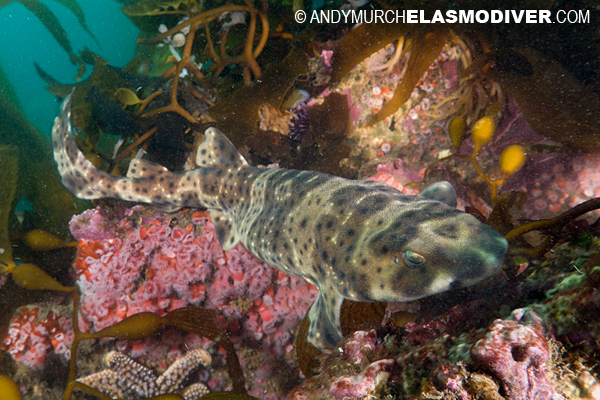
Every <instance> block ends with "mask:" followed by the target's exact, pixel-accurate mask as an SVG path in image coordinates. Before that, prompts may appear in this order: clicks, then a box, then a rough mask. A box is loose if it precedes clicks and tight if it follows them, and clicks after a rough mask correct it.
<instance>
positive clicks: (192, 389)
mask: <svg viewBox="0 0 600 400" xmlns="http://www.w3.org/2000/svg"><path fill="white" fill-rule="evenodd" d="M211 361H212V358H211V356H210V354H209V353H208V352H207V351H206V350H203V349H192V350H189V351H188V352H186V353H185V354H184V355H182V356H181V357H180V358H178V359H177V360H176V361H175V362H174V363H173V364H171V365H170V366H169V368H167V370H166V371H165V372H163V373H162V374H160V376H156V374H155V373H154V372H153V371H152V370H150V369H149V368H147V367H145V366H143V365H141V364H139V363H137V362H135V361H134V360H133V359H131V358H129V357H128V356H126V355H125V354H122V353H119V352H116V351H113V352H110V353H108V354H107V355H106V357H105V362H106V364H107V365H108V369H105V370H103V371H100V372H96V373H94V374H92V375H88V376H85V377H82V378H79V379H77V381H78V382H81V383H83V384H85V385H87V386H90V387H93V388H95V389H98V390H99V391H101V392H102V393H106V394H108V395H109V396H111V397H112V398H115V399H117V398H118V399H121V398H125V397H126V398H128V399H143V398H149V397H153V396H158V395H161V394H167V393H179V394H181V395H182V396H183V398H184V399H185V400H192V399H197V398H198V397H199V396H201V395H204V394H207V393H208V388H207V387H206V386H205V385H204V384H202V383H194V384H193V385H190V386H187V387H185V388H183V387H182V385H183V382H184V381H185V380H186V379H187V378H188V377H189V376H190V374H191V373H192V372H194V371H195V370H196V369H197V368H198V367H200V366H204V367H208V366H209V365H210V363H211Z"/></svg>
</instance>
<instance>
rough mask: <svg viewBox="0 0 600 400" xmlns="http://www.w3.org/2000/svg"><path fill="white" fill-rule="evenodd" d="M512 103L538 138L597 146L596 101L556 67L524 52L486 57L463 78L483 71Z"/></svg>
mask: <svg viewBox="0 0 600 400" xmlns="http://www.w3.org/2000/svg"><path fill="white" fill-rule="evenodd" d="M489 63H491V67H490V68H489V69H488V71H487V73H485V72H484V74H485V76H486V77H487V78H489V79H491V80H493V81H496V82H498V83H499V84H500V85H501V86H502V88H503V89H504V90H506V92H508V93H509V94H510V95H511V96H513V97H514V98H515V100H516V101H517V103H518V105H519V109H520V110H521V111H522V112H523V115H524V116H525V118H526V120H527V122H528V123H529V125H530V126H531V127H532V128H533V129H534V130H535V131H536V132H537V133H539V134H540V135H542V136H545V137H547V138H548V139H552V140H554V141H556V142H559V143H562V144H564V145H567V146H572V147H582V148H595V147H598V143H600V120H599V119H598V115H600V98H599V97H598V96H597V95H596V94H595V93H594V92H593V91H592V90H590V89H589V88H588V87H587V86H586V85H584V84H583V83H581V82H579V81H578V80H577V78H575V76H574V75H573V74H571V73H570V72H569V71H567V69H566V68H564V67H563V66H561V65H560V64H559V63H558V62H556V61H554V60H552V59H551V58H550V57H548V56H546V55H544V54H542V53H540V52H538V51H536V50H533V49H530V48H515V49H509V50H507V49H505V50H502V51H497V52H491V53H486V54H483V55H481V56H479V57H478V58H476V59H475V60H474V61H473V65H472V66H471V67H470V68H469V69H468V70H467V71H465V74H468V73H472V72H473V71H478V70H480V71H484V70H485V69H487V68H486V66H487V65H488V64H489Z"/></svg>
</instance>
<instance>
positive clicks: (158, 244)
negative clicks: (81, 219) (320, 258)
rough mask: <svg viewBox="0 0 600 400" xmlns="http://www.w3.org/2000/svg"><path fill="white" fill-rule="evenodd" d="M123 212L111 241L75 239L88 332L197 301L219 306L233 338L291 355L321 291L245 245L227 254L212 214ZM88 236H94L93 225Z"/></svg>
mask: <svg viewBox="0 0 600 400" xmlns="http://www.w3.org/2000/svg"><path fill="white" fill-rule="evenodd" d="M96 211H97V212H103V211H102V210H100V208H97V209H96ZM125 214H126V215H124V216H123V218H122V220H121V221H120V222H119V224H118V232H117V234H116V235H115V237H114V238H112V239H105V240H100V241H96V240H90V241H88V240H86V237H85V236H79V237H77V239H78V240H79V241H80V244H79V251H78V256H77V259H76V261H75V265H74V267H75V270H76V272H77V276H78V278H77V284H78V286H79V288H80V290H81V312H80V328H81V329H82V330H84V331H87V330H90V329H92V330H95V331H97V330H100V329H102V328H104V327H106V326H110V325H112V324H114V323H116V322H118V321H120V320H122V319H123V318H125V317H128V316H130V315H133V314H136V313H139V312H142V311H150V312H154V313H157V314H158V315H165V314H166V313H168V312H169V311H171V310H174V309H177V308H180V307H183V306H186V305H190V304H193V305H199V306H203V307H208V308H213V309H218V310H220V311H221V317H220V320H219V323H220V324H221V326H222V327H223V328H225V329H226V330H227V332H228V333H232V336H233V337H232V341H233V342H234V343H236V342H237V343H239V342H241V341H242V340H244V339H248V340H250V341H253V342H262V344H263V345H264V346H267V347H270V348H271V351H273V352H274V353H275V354H282V353H283V352H285V348H286V346H287V345H289V344H291V343H292V340H293V335H292V334H291V332H290V331H291V330H293V329H294V328H295V327H296V326H297V324H298V323H299V322H300V321H301V319H302V318H303V317H304V315H305V314H306V312H307V310H308V308H309V307H310V305H311V304H312V302H313V301H314V300H315V298H316V295H317V293H318V292H317V289H316V288H314V287H312V286H311V285H309V284H307V283H306V282H304V281H303V280H301V279H298V278H295V277H291V276H288V275H285V274H283V273H282V272H279V271H276V270H274V269H273V268H271V267H270V266H268V265H267V264H265V263H263V262H261V261H260V260H258V259H257V258H256V257H254V256H253V255H252V254H251V253H250V252H249V251H248V250H246V249H245V248H244V247H243V246H242V245H241V244H238V245H237V246H235V247H234V248H233V249H231V250H228V251H225V252H224V251H223V250H222V249H221V246H220V245H219V243H218V241H217V239H216V234H215V232H214V228H213V225H212V222H211V221H210V217H209V216H208V214H207V213H206V212H195V213H193V214H192V212H190V211H182V212H179V213H177V214H175V215H173V216H170V217H167V216H165V214H162V213H159V212H153V211H151V210H150V209H148V208H144V207H142V206H135V207H133V208H131V209H128V210H127V211H126V212H125ZM77 218H78V217H75V221H76V220H77ZM90 221H91V220H90ZM90 228H93V227H90ZM86 233H87V234H90V235H91V236H92V237H94V236H95V235H94V233H93V229H92V230H88V231H87V232H86Z"/></svg>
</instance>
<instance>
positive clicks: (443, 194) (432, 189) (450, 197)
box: [419, 181, 456, 208]
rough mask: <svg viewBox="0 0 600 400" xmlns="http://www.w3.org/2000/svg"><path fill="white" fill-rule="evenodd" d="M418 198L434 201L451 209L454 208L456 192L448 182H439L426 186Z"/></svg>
mask: <svg viewBox="0 0 600 400" xmlns="http://www.w3.org/2000/svg"><path fill="white" fill-rule="evenodd" d="M419 196H420V197H425V198H426V199H431V200H436V201H439V202H441V203H444V204H447V205H449V206H450V207H452V208H456V191H455V190H454V187H453V186H452V185H451V184H450V182H446V181H440V182H436V183H432V184H431V185H429V186H427V187H426V188H425V189H423V191H422V192H421V193H419Z"/></svg>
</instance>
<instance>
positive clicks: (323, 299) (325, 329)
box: [307, 288, 344, 351]
mask: <svg viewBox="0 0 600 400" xmlns="http://www.w3.org/2000/svg"><path fill="white" fill-rule="evenodd" d="M343 301H344V298H343V297H342V296H340V294H339V293H338V292H337V291H336V290H335V289H327V288H325V289H323V288H319V297H317V301H315V302H314V304H313V305H312V307H311V308H310V310H309V311H308V319H309V320H310V327H309V328H308V338H307V339H308V342H309V343H310V344H312V345H313V346H315V347H316V348H317V349H319V350H321V351H324V350H325V349H331V348H332V347H335V346H337V344H338V343H339V341H340V340H341V339H342V329H341V327H340V310H341V307H342V302H343Z"/></svg>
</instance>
